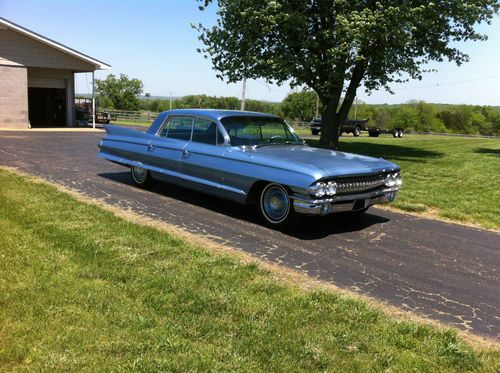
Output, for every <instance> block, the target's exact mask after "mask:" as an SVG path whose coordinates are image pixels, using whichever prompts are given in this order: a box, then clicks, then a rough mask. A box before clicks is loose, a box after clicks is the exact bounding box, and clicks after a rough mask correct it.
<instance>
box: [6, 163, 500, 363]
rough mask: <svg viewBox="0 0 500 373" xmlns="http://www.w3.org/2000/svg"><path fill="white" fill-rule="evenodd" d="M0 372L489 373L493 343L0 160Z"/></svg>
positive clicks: (495, 356) (497, 356)
mask: <svg viewBox="0 0 500 373" xmlns="http://www.w3.org/2000/svg"><path fill="white" fill-rule="evenodd" d="M0 185H1V186H2V187H1V188H0V198H1V201H2V203H1V204H0V258H1V259H0V367H1V369H0V370H8V371H19V370H29V371H52V370H58V371H76V370H86V371H130V370H137V371H179V372H185V371H236V370H237V371H247V372H268V371H283V372H290V371H305V372H311V371H322V372H323V371H336V372H351V371H352V372H354V371H356V372H363V371H370V372H371V371H391V372H397V371H399V372H408V371H418V372H425V371H435V372H451V371H472V370H481V371H491V372H494V371H498V367H499V366H500V352H498V351H492V350H488V351H486V350H485V351H481V350H477V349H472V348H471V347H470V346H469V345H468V344H467V343H465V342H464V341H462V340H461V339H460V338H459V337H457V334H456V333H455V332H454V331H452V330H437V329H434V328H432V327H430V326H426V325H418V324H414V323H412V322H408V321H396V320H393V319H391V318H390V317H388V316H386V315H385V314H384V313H382V312H381V311H379V310H375V309H373V308H371V307H370V306H368V305H367V304H364V303H362V302H360V301H358V300H353V299H350V298H348V297H345V296H339V295H338V294H335V293H333V292H329V291H326V290H322V291H319V290H317V291H304V290H301V289H299V288H298V287H297V286H295V285H293V284H289V283H285V282H280V281H278V280H276V279H275V278H274V277H273V276H272V274H271V273H268V272H266V271H264V270H262V269H261V268H260V267H259V266H258V265H257V264H243V263H241V262H240V261H239V260H238V259H237V258H235V257H232V256H230V255H228V254H224V255H222V254H214V253H211V252H209V251H208V250H206V249H203V248H200V247H195V246H192V245H190V244H189V243H188V242H185V241H183V240H181V239H179V238H176V237H173V236H172V235H170V234H167V233H165V232H161V231H159V230H156V229H154V228H151V227H146V226H140V225H136V224H133V223H130V222H127V221H125V220H123V219H121V218H118V217H116V216H115V215H113V214H112V213H110V212H107V211H104V210H102V209H100V208H98V207H96V206H93V205H89V204H85V203H82V202H79V201H77V200H75V199H74V198H73V197H71V196H69V195H67V194H65V193H61V192H59V191H57V190H56V189H54V188H53V187H50V186H47V185H45V184H41V183H35V182H32V181H30V180H29V179H27V178H25V177H21V176H18V175H16V174H13V173H11V172H8V171H5V170H1V169H0Z"/></svg>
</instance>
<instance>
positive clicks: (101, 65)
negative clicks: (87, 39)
mask: <svg viewBox="0 0 500 373" xmlns="http://www.w3.org/2000/svg"><path fill="white" fill-rule="evenodd" d="M2 26H3V27H5V28H7V29H10V30H14V31H16V32H18V33H20V34H22V35H24V36H27V37H29V38H31V39H34V40H36V41H38V42H40V43H43V44H45V45H48V46H50V47H52V48H54V49H57V50H59V51H61V52H63V53H66V54H69V55H70V56H73V57H75V58H77V59H79V60H82V61H85V62H87V63H89V64H91V65H93V66H94V67H95V70H109V69H111V65H108V64H107V63H105V62H102V61H99V60H97V59H95V58H92V57H90V56H87V55H86V54H83V53H81V52H78V51H77V50H74V49H72V48H70V47H67V46H65V45H63V44H61V43H58V42H56V41H55V40H52V39H49V38H47V37H45V36H42V35H40V34H37V33H36V32H34V31H31V30H28V29H27V28H24V27H22V26H19V25H18V24H15V23H14V22H11V21H8V20H6V19H5V18H2V17H0V29H1V28H3V27H2Z"/></svg>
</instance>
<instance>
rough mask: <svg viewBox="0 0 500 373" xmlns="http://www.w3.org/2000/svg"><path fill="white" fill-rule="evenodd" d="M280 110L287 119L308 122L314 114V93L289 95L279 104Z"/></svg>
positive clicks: (304, 92) (306, 92)
mask: <svg viewBox="0 0 500 373" xmlns="http://www.w3.org/2000/svg"><path fill="white" fill-rule="evenodd" d="M281 109H282V110H283V114H285V116H286V117H287V118H290V119H299V120H301V121H310V120H312V119H313V118H314V116H315V114H316V93H315V92H313V91H303V92H294V93H290V94H289V95H288V96H286V97H285V99H284V100H283V102H282V103H281Z"/></svg>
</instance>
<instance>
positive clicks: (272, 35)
mask: <svg viewBox="0 0 500 373" xmlns="http://www.w3.org/2000/svg"><path fill="white" fill-rule="evenodd" d="M199 1H200V2H202V5H201V6H200V9H202V10H203V9H204V7H206V6H208V5H209V4H210V3H212V2H215V3H217V5H218V11H217V14H218V20H217V24H216V25H215V26H213V27H205V26H203V25H201V24H199V25H197V26H196V27H197V29H198V30H199V32H200V40H201V41H202V42H203V43H204V45H205V47H204V48H203V49H202V50H200V52H202V53H204V54H205V55H206V56H207V57H208V56H210V57H211V59H212V63H213V66H214V68H215V69H216V70H217V71H218V76H219V77H220V78H225V79H227V80H228V81H229V82H236V81H239V80H241V79H243V78H264V79H266V80H267V81H268V82H276V83H278V84H283V83H286V82H289V83H291V85H292V86H303V85H304V86H307V87H309V88H311V89H313V90H315V91H316V92H317V93H318V95H319V97H320V99H321V102H322V104H323V109H322V118H323V131H322V134H321V136H322V137H321V142H322V143H323V145H325V146H332V147H336V146H337V144H338V136H339V124H340V123H342V122H343V121H344V120H345V119H346V118H347V115H348V112H349V110H350V108H351V106H352V103H353V100H354V98H355V96H356V91H357V89H358V87H359V86H360V84H361V83H362V82H363V85H364V87H365V88H366V89H367V90H368V91H371V90H375V89H379V88H381V87H383V88H385V89H387V90H390V87H389V85H390V83H393V82H403V81H406V80H408V79H410V78H411V79H420V78H421V77H422V73H423V72H424V71H425V66H426V63H428V62H430V61H443V60H449V61H454V62H456V63H457V64H458V65H460V64H462V63H464V62H466V61H467V60H468V56H467V55H466V54H465V53H463V52H462V51H460V50H459V49H458V47H457V46H458V45H459V44H458V43H457V42H464V41H477V40H485V39H486V36H485V35H482V34H479V33H478V32H476V31H475V29H474V27H475V25H476V24H477V23H481V22H488V23H489V22H490V20H491V19H492V17H493V15H494V14H495V13H496V12H497V11H498V7H499V5H498V2H497V0H446V1H444V0H443V1H433V2H430V1H422V0H407V1H400V0H397V1H396V0H380V1H376V0H273V1H269V0H217V1H215V0H199ZM342 95H343V96H344V99H343V100H342V101H341V96H342Z"/></svg>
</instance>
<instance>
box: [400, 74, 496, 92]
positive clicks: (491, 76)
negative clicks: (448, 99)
mask: <svg viewBox="0 0 500 373" xmlns="http://www.w3.org/2000/svg"><path fill="white" fill-rule="evenodd" d="M498 77H500V74H496V75H490V76H484V77H481V78H475V79H468V80H459V81H455V82H448V83H436V84H429V85H422V86H416V87H402V88H396V89H395V90H399V91H402V90H408V89H421V88H439V87H446V86H450V85H458V84H464V83H472V82H477V81H480V80H487V79H493V78H498Z"/></svg>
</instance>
